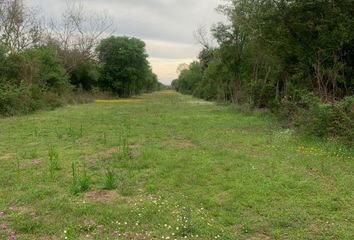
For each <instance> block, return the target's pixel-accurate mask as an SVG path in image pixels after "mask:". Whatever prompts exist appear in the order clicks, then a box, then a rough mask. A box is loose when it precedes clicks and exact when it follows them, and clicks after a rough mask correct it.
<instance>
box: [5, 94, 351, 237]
mask: <svg viewBox="0 0 354 240" xmlns="http://www.w3.org/2000/svg"><path fill="white" fill-rule="evenodd" d="M0 166H1V167H0V210H3V211H4V214H2V215H0V226H1V225H2V224H6V229H5V230H0V239H7V236H8V234H9V232H11V231H15V232H16V237H17V239H29V240H32V239H33V240H35V239H36V240H37V239H201V240H207V239H354V200H353V199H354V198H353V197H354V195H353V194H354V174H353V172H354V153H353V149H348V148H345V147H343V146H341V145H339V144H335V143H333V142H324V141H320V140H318V139H308V138H303V137H300V136H297V135H296V134H295V133H294V132H293V131H291V130H285V129H280V128H277V127H276V124H275V121H274V119H272V117H271V116H270V115H267V114H265V113H241V112H239V111H236V110H235V109H233V108H232V107H231V106H217V105H215V104H212V103H208V102H204V101H200V100H198V99H194V98H192V97H189V96H183V95H179V94H167V93H154V94H150V95H144V96H142V97H140V101H131V102H126V103H94V104H87V105H79V106H70V107H65V108H61V109H58V110H55V111H52V112H40V113H36V114H33V115H29V116H22V117H14V118H6V119H0ZM108 189H110V190H108ZM0 214H1V212H0ZM1 234H2V235H1Z"/></svg>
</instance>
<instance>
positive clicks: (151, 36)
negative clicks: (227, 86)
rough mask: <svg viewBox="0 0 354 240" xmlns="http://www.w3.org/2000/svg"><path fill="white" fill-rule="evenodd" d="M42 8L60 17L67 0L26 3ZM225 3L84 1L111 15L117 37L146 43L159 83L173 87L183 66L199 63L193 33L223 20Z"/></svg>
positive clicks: (210, 0)
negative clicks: (218, 9) (220, 7)
mask: <svg viewBox="0 0 354 240" xmlns="http://www.w3.org/2000/svg"><path fill="white" fill-rule="evenodd" d="M25 2H26V3H27V5H29V6H33V7H40V9H41V10H42V11H43V12H44V16H45V17H47V18H48V17H49V16H53V17H59V16H60V15H61V14H62V12H63V9H64V8H65V0H25ZM223 2H224V0H82V3H83V4H84V5H85V7H86V8H88V9H92V10H95V11H108V12H109V14H110V15H111V16H112V17H113V18H114V21H115V25H116V26H115V29H116V31H115V32H116V34H118V35H127V36H134V37H138V38H140V39H142V40H144V41H145V43H146V48H147V51H148V54H149V56H150V63H151V65H152V67H153V70H154V72H155V73H156V74H157V75H158V77H159V80H160V81H161V82H163V83H166V84H169V83H170V82H171V81H172V80H173V79H175V78H176V77H177V73H176V69H177V67H178V65H179V64H181V63H190V62H192V61H193V60H195V59H196V57H197V55H198V52H199V51H200V49H201V47H200V45H198V44H197V43H196V40H195V39H194V37H193V32H194V31H195V30H196V29H197V28H198V27H199V26H202V25H203V26H205V27H207V28H210V27H211V25H212V24H213V23H216V22H218V21H221V20H222V19H223V18H222V16H220V15H219V14H218V13H216V11H215V8H216V7H217V6H218V5H219V4H222V3H223Z"/></svg>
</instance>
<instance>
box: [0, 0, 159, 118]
mask: <svg viewBox="0 0 354 240" xmlns="http://www.w3.org/2000/svg"><path fill="white" fill-rule="evenodd" d="M42 19H43V18H41V14H40V12H39V11H38V10H35V9H34V8H30V7H28V6H26V5H25V4H24V2H23V1H22V0H0V115H13V114H17V113H28V112H32V111H35V110H37V109H46V108H54V107H57V106H60V105H62V104H63V103H64V102H65V101H80V99H83V97H81V98H80V96H82V95H87V96H88V95H92V93H97V92H102V91H105V92H108V93H110V94H115V95H118V96H120V97H129V96H132V95H135V94H140V93H143V92H149V91H154V90H156V89H158V88H159V87H160V83H159V82H158V80H157V76H156V75H155V74H154V73H153V72H152V69H151V67H150V65H149V62H148V60H147V57H148V55H147V53H146V50H145V43H144V42H143V41H141V40H140V39H137V38H132V37H125V36H113V32H114V31H113V29H114V24H113V20H112V18H111V17H110V16H108V15H107V14H105V13H99V12H90V11H87V10H86V9H85V6H83V5H82V3H81V2H80V1H67V5H66V9H65V11H64V12H63V13H62V15H61V18H60V19H50V20H48V21H43V20H42ZM85 92H86V93H85ZM88 92H90V94H88ZM84 93H85V94H84Z"/></svg>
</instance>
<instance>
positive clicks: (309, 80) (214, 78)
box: [173, 0, 354, 142]
mask: <svg viewBox="0 0 354 240" xmlns="http://www.w3.org/2000/svg"><path fill="white" fill-rule="evenodd" d="M217 10H218V11H219V12H220V13H222V14H224V15H225V16H226V17H227V19H228V21H227V23H218V24H215V25H214V26H213V27H212V29H211V33H212V36H213V38H214V39H215V40H216V42H217V47H212V46H211V45H210V43H209V41H208V38H207V37H206V34H205V32H204V31H201V30H199V31H198V32H197V33H198V34H197V36H198V39H199V40H200V42H201V43H202V44H203V46H204V48H203V50H202V51H201V52H200V54H199V57H198V61H195V62H193V63H192V64H190V65H189V66H186V65H182V66H181V67H180V68H179V71H180V75H179V77H178V79H177V80H175V81H174V82H173V86H174V87H175V88H176V89H177V90H178V91H180V92H182V93H186V94H192V95H194V96H197V97H200V98H204V99H208V100H217V101H222V102H232V103H237V104H241V105H243V106H244V105H247V106H251V107H256V108H268V109H271V110H272V111H273V112H275V113H277V115H278V116H280V117H281V118H282V119H285V120H287V122H289V123H292V124H295V125H296V126H298V127H300V128H302V129H304V130H306V131H307V132H311V133H315V134H317V135H319V136H322V137H324V136H326V137H342V138H344V139H345V140H346V141H349V142H353V141H354V130H353V119H354V105H353V104H354V98H353V94H354V68H353V67H354V34H353V32H354V2H353V1H351V0H339V1H334V0H311V1H308V0H291V1H290V0H262V1H260V0H230V1H228V3H226V4H224V5H221V6H219V7H218V9H217Z"/></svg>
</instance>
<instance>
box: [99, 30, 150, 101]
mask: <svg viewBox="0 0 354 240" xmlns="http://www.w3.org/2000/svg"><path fill="white" fill-rule="evenodd" d="M96 51H97V53H98V58H99V60H100V63H101V76H100V80H99V84H100V86H101V87H102V88H104V89H106V90H111V91H112V92H114V93H116V94H118V95H119V96H124V97H127V96H132V95H135V94H139V93H141V92H144V91H148V90H154V89H155V88H156V87H157V78H156V75H154V74H153V73H152V72H151V68H150V66H149V64H148V61H147V54H146V51H145V43H144V42H143V41H141V40H139V39H137V38H130V37H110V38H107V39H104V40H102V42H101V43H100V45H99V46H98V47H97V49H96Z"/></svg>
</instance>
